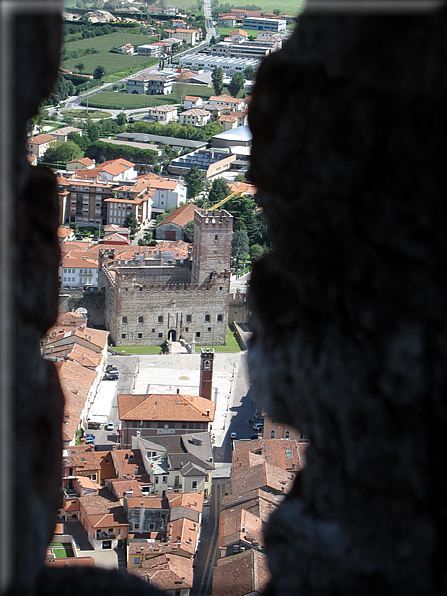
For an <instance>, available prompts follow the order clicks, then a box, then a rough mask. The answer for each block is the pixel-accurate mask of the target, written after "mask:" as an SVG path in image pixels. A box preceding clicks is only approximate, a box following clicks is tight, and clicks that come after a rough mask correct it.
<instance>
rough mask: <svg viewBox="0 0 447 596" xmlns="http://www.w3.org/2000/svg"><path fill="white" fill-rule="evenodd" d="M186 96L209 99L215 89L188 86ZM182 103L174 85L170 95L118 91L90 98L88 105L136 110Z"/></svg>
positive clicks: (103, 92)
mask: <svg viewBox="0 0 447 596" xmlns="http://www.w3.org/2000/svg"><path fill="white" fill-rule="evenodd" d="M185 95H196V96H199V97H202V98H203V99H208V98H209V97H211V95H214V89H213V88H212V87H203V86H202V85H186V90H185ZM180 101H181V98H180V90H179V88H178V86H177V85H174V86H173V89H172V93H171V94H170V95H133V94H131V93H118V92H116V91H101V93H97V94H96V95H93V96H92V97H89V98H88V105H89V106H92V107H95V108H110V109H116V110H120V109H121V108H124V109H126V110H135V109H137V108H149V107H153V106H160V105H163V104H179V103H180ZM86 104H87V101H86V100H83V101H82V102H81V105H83V106H85V105H86Z"/></svg>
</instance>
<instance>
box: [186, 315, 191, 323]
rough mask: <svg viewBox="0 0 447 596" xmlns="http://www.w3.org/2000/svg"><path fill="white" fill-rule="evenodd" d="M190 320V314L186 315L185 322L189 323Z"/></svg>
mask: <svg viewBox="0 0 447 596" xmlns="http://www.w3.org/2000/svg"><path fill="white" fill-rule="evenodd" d="M191 321H192V317H191V315H186V322H187V323H191Z"/></svg>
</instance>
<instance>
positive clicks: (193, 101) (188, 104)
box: [183, 95, 203, 110]
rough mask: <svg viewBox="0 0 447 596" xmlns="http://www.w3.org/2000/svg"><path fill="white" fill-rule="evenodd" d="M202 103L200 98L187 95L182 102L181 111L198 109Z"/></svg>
mask: <svg viewBox="0 0 447 596" xmlns="http://www.w3.org/2000/svg"><path fill="white" fill-rule="evenodd" d="M202 103H203V101H202V98H201V97H196V96H194V95H187V96H186V97H185V99H184V100H183V109H185V110H189V109H191V108H199V107H200V106H201V105H202Z"/></svg>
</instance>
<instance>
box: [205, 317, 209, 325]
mask: <svg viewBox="0 0 447 596" xmlns="http://www.w3.org/2000/svg"><path fill="white" fill-rule="evenodd" d="M209 322H210V316H209V315H205V323H209Z"/></svg>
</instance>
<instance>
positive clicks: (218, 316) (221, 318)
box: [217, 315, 223, 323]
mask: <svg viewBox="0 0 447 596" xmlns="http://www.w3.org/2000/svg"><path fill="white" fill-rule="evenodd" d="M217 321H218V322H219V323H221V322H222V321H223V316H222V315H217Z"/></svg>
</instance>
